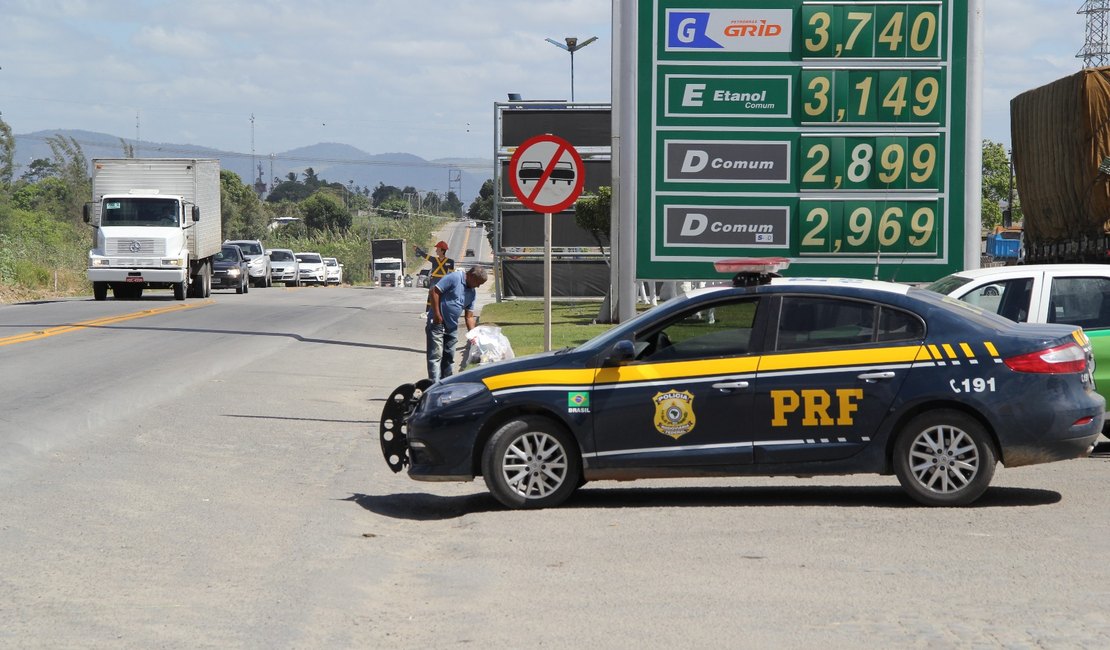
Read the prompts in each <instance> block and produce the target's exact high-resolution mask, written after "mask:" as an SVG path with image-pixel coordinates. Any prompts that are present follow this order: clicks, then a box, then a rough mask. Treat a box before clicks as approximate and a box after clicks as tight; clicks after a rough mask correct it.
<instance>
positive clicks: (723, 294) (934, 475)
mask: <svg viewBox="0 0 1110 650" xmlns="http://www.w3.org/2000/svg"><path fill="white" fill-rule="evenodd" d="M1089 358H1090V346H1089V342H1088V340H1087V338H1086V336H1085V335H1084V334H1083V332H1082V330H1081V329H1078V328H1076V327H1074V326H1066V325H1035V324H1028V323H1014V322H1011V321H1009V320H1006V319H1003V318H1000V317H998V316H996V315H994V314H991V313H987V312H985V311H982V310H980V309H977V308H975V307H972V306H969V305H967V304H965V303H961V302H959V301H956V300H954V299H950V298H946V297H944V296H940V295H938V294H936V293H933V292H931V291H925V290H921V289H915V288H911V287H908V286H904V285H898V284H889V283H883V282H872V281H866V280H846V279H845V280H839V279H791V278H778V279H775V280H774V281H772V282H770V283H766V284H762V285H759V286H751V287H732V288H714V289H705V290H701V291H698V292H696V293H694V294H691V295H688V296H687V297H685V298H682V299H676V300H672V301H668V302H667V303H665V304H663V305H660V306H659V307H657V308H654V309H652V310H650V311H647V312H644V313H643V314H641V315H639V316H638V317H636V318H634V319H632V320H630V321H628V322H626V323H623V324H621V325H619V326H617V327H615V328H614V329H612V330H610V331H609V332H607V333H605V334H603V335H602V336H599V337H597V338H595V339H593V340H591V341H589V342H587V343H586V344H584V345H581V346H579V347H577V348H573V349H567V350H561V351H558V352H553V353H547V354H541V355H536V356H531V357H524V358H519V359H514V360H511V361H505V362H501V363H496V364H492V365H487V366H479V367H477V368H474V369H472V370H467V371H466V372H463V373H460V374H456V375H454V376H452V377H449V378H447V379H445V380H443V381H441V382H439V383H437V384H435V385H432V386H428V385H427V383H426V382H421V383H419V384H415V385H406V386H402V387H400V388H398V389H397V391H395V392H394V394H393V395H392V396H391V398H390V400H389V402H388V403H387V407H386V409H385V411H384V412H383V416H382V422H381V435H382V439H381V445H382V450H383V452H384V454H385V456H386V462H387V463H388V464H389V465H390V467H391V468H393V469H394V471H400V470H402V469H404V468H405V467H406V466H407V467H408V474H409V476H410V477H412V478H414V479H417V480H423V481H444V480H459V481H468V480H472V479H473V478H474V477H476V476H482V477H484V479H485V482H486V485H487V486H488V488H489V490H490V492H491V493H492V494H493V495H494V496H495V497H496V498H497V499H498V500H499V501H501V502H502V503H503V504H505V505H507V506H509V507H514V508H538V507H545V506H554V505H557V504H560V503H562V502H563V501H565V500H566V499H567V498H568V497H569V496H570V495H571V493H573V492H574V490H575V489H576V488H578V487H579V486H580V485H582V484H583V483H584V482H586V481H595V480H602V479H616V480H628V479H638V478H660V477H675V478H679V477H695V476H698V477H704V476H745V475H763V476H766V475H776V476H790V475H798V476H811V475H834V474H856V473H878V474H894V475H895V476H897V477H898V480H899V482H900V483H901V484H902V487H903V488H904V489H905V490H906V492H908V493H909V495H910V496H911V497H912V498H914V499H916V500H917V501H919V502H921V503H923V504H926V505H932V506H955V505H964V504H968V503H971V502H973V501H975V500H976V499H978V498H979V497H980V496H981V495H982V494H983V492H984V491H985V490H986V489H987V487H988V485H989V484H990V481H991V478H992V477H993V475H994V471H995V466H996V464H997V463H998V462H1001V463H1002V464H1003V465H1005V466H1007V467H1016V466H1020V465H1029V464H1033V463H1046V462H1051V461H1056V460H1064V459H1069V458H1076V457H1079V456H1083V455H1085V454H1087V453H1089V452H1090V450H1091V449H1092V447H1093V444H1094V442H1095V439H1096V438H1097V437H1098V435H1099V430H1100V428H1101V426H1102V418H1103V410H1104V408H1105V402H1104V400H1103V398H1102V397H1101V396H1100V395H1099V394H1098V393H1097V392H1095V390H1094V383H1093V379H1092V376H1091V367H1090V365H1089Z"/></svg>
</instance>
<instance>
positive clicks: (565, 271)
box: [493, 100, 612, 300]
mask: <svg viewBox="0 0 1110 650" xmlns="http://www.w3.org/2000/svg"><path fill="white" fill-rule="evenodd" d="M494 112H495V116H496V123H495V125H494V134H495V136H494V137H495V142H494V158H495V163H496V164H495V166H494V174H495V178H494V188H495V189H494V242H493V250H494V257H495V264H496V265H497V269H498V277H499V278H500V279H501V281H500V282H499V283H498V285H497V299H498V300H501V299H502V298H534V297H541V296H543V295H544V292H543V280H544V277H543V256H544V217H543V214H540V213H538V212H535V211H533V210H530V209H528V208H526V207H525V206H524V205H523V204H522V203H521V202H520V201H519V200H518V199H517V198H516V196H514V194H513V190H512V187H511V185H510V175H509V161H510V160H511V159H512V157H513V154H514V153H515V152H516V150H517V148H518V147H519V146H521V145H522V144H524V143H525V142H527V141H528V140H530V139H532V138H534V137H536V136H538V135H544V134H550V135H555V136H558V137H560V138H562V139H564V140H566V141H567V142H569V143H570V144H572V145H574V148H575V149H576V151H577V152H578V153H579V154H580V155H581V157H582V162H583V164H584V171H585V174H584V177H585V186H584V191H585V193H586V194H591V193H594V192H596V191H597V188H598V187H600V186H603V185H605V186H608V185H611V184H612V170H611V158H612V148H611V142H612V126H611V113H612V107H611V106H610V105H609V104H607V103H605V104H599V103H582V102H580V103H569V102H563V101H516V100H514V101H510V102H498V103H495V104H494ZM551 243H552V246H551V250H552V271H553V275H552V292H553V295H554V296H556V297H560V298H582V297H601V296H604V295H605V294H606V292H607V291H608V289H609V283H610V272H609V266H608V264H607V262H606V253H607V251H605V250H603V249H602V247H601V246H599V245H598V242H597V240H596V239H595V238H594V236H593V235H591V234H590V233H589V232H586V231H585V230H583V229H582V228H579V227H578V225H577V224H576V223H575V220H574V209H573V206H572V207H570V208H568V209H564V210H563V211H561V212H557V213H555V214H553V215H552V242H551ZM604 244H605V245H606V246H607V245H608V242H604Z"/></svg>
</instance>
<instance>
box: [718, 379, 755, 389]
mask: <svg viewBox="0 0 1110 650" xmlns="http://www.w3.org/2000/svg"><path fill="white" fill-rule="evenodd" d="M747 387H748V382H746V381H719V382H717V383H716V384H713V388H716V389H718V390H730V389H733V388H747Z"/></svg>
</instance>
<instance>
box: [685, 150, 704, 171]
mask: <svg viewBox="0 0 1110 650" xmlns="http://www.w3.org/2000/svg"><path fill="white" fill-rule="evenodd" d="M708 162H709V154H707V153H705V152H704V151H701V150H700V149H690V150H689V151H687V152H686V158H685V159H684V160H683V161H682V173H683V174H690V173H695V172H700V171H701V170H703V169H705V165H706V163H708Z"/></svg>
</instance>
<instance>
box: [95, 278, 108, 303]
mask: <svg viewBox="0 0 1110 650" xmlns="http://www.w3.org/2000/svg"><path fill="white" fill-rule="evenodd" d="M107 298H108V283H107V282H93V299H94V300H107Z"/></svg>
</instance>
